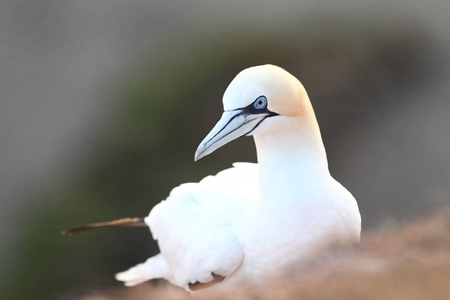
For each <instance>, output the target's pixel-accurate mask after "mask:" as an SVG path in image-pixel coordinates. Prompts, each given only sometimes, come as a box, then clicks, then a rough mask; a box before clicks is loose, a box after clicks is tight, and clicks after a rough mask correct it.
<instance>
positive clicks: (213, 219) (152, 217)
mask: <svg viewBox="0 0 450 300" xmlns="http://www.w3.org/2000/svg"><path fill="white" fill-rule="evenodd" d="M223 107H224V112H223V115H222V117H221V119H220V120H219V122H218V123H217V124H216V126H215V127H214V128H213V129H212V130H211V132H210V133H209V134H208V135H207V136H206V137H205V139H204V140H203V141H202V142H201V143H200V146H199V147H198V149H197V151H196V153H195V160H198V159H200V158H202V157H204V156H206V155H208V154H210V153H212V152H213V151H215V150H216V149H218V148H219V147H221V146H223V145H225V144H226V143H228V142H230V141H232V140H234V139H236V138H238V137H241V136H253V137H254V140H255V144H256V149H257V158H258V163H257V164H254V163H235V164H233V167H232V168H229V169H226V170H223V171H221V172H219V173H218V174H217V175H215V176H208V177H206V178H204V179H203V180H201V181H200V182H198V183H185V184H182V185H180V186H178V187H176V188H174V189H173V190H172V191H171V193H170V195H169V197H168V198H167V199H166V200H163V201H162V202H161V203H159V204H157V205H156V206H155V207H154V208H153V209H152V210H151V212H150V214H149V216H148V217H146V218H144V220H143V221H144V222H145V224H146V225H147V226H148V227H150V231H151V233H152V235H153V238H154V239H155V240H157V241H158V245H159V248H160V251H161V253H160V254H157V255H156V256H153V257H151V258H149V259H148V260H147V261H145V262H144V263H142V264H139V265H137V266H135V267H132V268H131V269H129V270H127V271H124V272H122V273H118V274H117V275H116V278H117V279H118V280H120V281H123V282H124V283H125V285H127V286H133V285H136V284H139V283H142V282H144V281H147V280H151V279H155V278H164V279H166V280H168V281H170V282H171V283H173V284H174V285H177V286H180V287H183V288H185V289H186V290H188V291H192V290H197V289H200V288H203V287H207V286H210V285H212V284H214V283H218V282H220V281H222V280H225V282H224V283H222V284H226V282H241V281H250V282H262V281H263V280H265V279H267V278H269V276H270V275H271V274H275V273H276V272H278V271H280V270H282V269H283V268H284V267H286V266H288V265H289V264H292V263H294V262H301V261H305V260H308V259H310V258H312V257H313V256H314V255H316V254H318V253H320V252H322V251H324V250H325V249H327V248H328V247H330V246H331V245H335V244H336V243H338V244H347V243H357V242H358V241H359V238H360V231H361V216H360V213H359V209H358V205H357V203H356V200H355V199H354V197H353V196H352V195H351V194H350V192H348V191H347V189H345V188H344V187H343V186H342V185H341V184H340V183H338V182H337V181H336V180H335V179H333V177H331V175H330V173H329V171H328V163H327V157H326V153H325V148H324V145H323V142H322V138H321V134H320V130H319V126H318V123H317V121H316V117H315V114H314V111H313V108H312V106H311V102H310V100H309V97H308V94H307V93H306V91H305V89H304V87H303V85H302V84H301V83H300V81H298V80H297V78H295V77H294V76H293V75H291V74H290V73H288V72H287V71H285V70H284V69H282V68H280V67H277V66H274V65H262V66H256V67H251V68H248V69H245V70H243V71H241V72H240V73H239V74H238V75H237V76H236V77H235V78H234V79H233V81H232V82H231V83H230V85H229V86H228V88H227V89H226V91H225V94H224V96H223ZM133 222H134V221H131V222H128V221H125V222H124V223H125V224H128V225H133ZM119 223H121V222H120V221H119ZM110 225H114V224H110Z"/></svg>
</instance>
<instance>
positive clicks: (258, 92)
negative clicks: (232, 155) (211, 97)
mask: <svg viewBox="0 0 450 300" xmlns="http://www.w3.org/2000/svg"><path fill="white" fill-rule="evenodd" d="M305 104H309V100H308V96H307V94H306V91H305V89H304V88H303V85H302V84H301V83H300V81H298V79H297V78H295V77H294V76H293V75H291V74H290V73H288V72H287V71H285V70H284V69H282V68H280V67H277V66H274V65H262V66H256V67H251V68H248V69H245V70H243V71H241V72H240V73H239V74H238V75H237V76H236V77H235V78H234V79H233V81H231V83H230V85H229V86H228V88H227V89H226V91H225V94H224V96H223V107H224V112H223V115H222V118H221V119H220V120H219V122H217V124H216V126H214V128H213V129H212V130H211V132H210V133H209V134H208V135H207V136H206V137H205V139H204V140H203V141H202V142H201V143H200V146H199V147H198V149H197V151H196V153H195V160H199V159H200V158H202V157H204V156H206V155H208V154H210V153H212V152H214V151H215V150H216V149H218V148H220V147H221V146H223V145H225V144H227V143H228V142H230V141H232V140H234V139H236V138H238V137H241V136H245V135H246V136H250V135H258V134H268V133H270V132H272V131H273V130H277V129H278V130H279V129H280V127H283V122H279V121H280V119H281V120H282V119H283V118H284V119H286V118H289V117H299V116H301V115H302V114H304V113H309V111H310V110H311V109H310V105H309V106H308V105H305ZM277 121H278V122H277Z"/></svg>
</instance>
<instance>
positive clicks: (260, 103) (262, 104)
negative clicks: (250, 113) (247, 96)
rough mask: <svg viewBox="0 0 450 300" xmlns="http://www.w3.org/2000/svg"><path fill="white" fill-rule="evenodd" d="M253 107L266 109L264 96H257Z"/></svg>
mask: <svg viewBox="0 0 450 300" xmlns="http://www.w3.org/2000/svg"><path fill="white" fill-rule="evenodd" d="M253 107H254V108H255V109H264V108H266V107H267V98H266V97H264V96H259V97H258V98H257V99H256V100H255V102H253Z"/></svg>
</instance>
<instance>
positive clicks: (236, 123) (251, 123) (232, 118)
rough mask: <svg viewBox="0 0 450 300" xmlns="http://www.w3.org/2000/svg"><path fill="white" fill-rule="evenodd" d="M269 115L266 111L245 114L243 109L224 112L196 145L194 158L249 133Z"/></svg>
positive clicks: (197, 158)
mask: <svg viewBox="0 0 450 300" xmlns="http://www.w3.org/2000/svg"><path fill="white" fill-rule="evenodd" d="M269 116H271V114H268V113H260V114H245V113H244V112H243V110H234V111H226V112H224V113H223V115H222V118H220V120H219V122H217V124H216V126H214V128H213V129H212V130H211V132H210V133H209V134H208V135H207V136H206V137H205V139H204V140H203V141H202V142H201V143H200V146H198V148H197V151H196V152H195V157H194V160H195V161H197V160H199V159H200V158H202V157H204V156H206V155H208V154H210V153H212V152H214V151H215V150H216V149H218V148H220V147H221V146H223V145H225V144H226V143H228V142H231V141H232V140H234V139H237V138H238V137H241V136H243V135H247V134H250V133H251V132H252V131H253V130H254V129H255V128H256V127H258V125H259V124H260V123H261V122H262V121H263V120H264V119H265V118H267V117H269Z"/></svg>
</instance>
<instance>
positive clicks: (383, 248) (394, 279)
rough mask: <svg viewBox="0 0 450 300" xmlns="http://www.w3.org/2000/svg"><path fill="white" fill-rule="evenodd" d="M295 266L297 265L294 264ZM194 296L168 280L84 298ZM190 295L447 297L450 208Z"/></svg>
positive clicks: (322, 298)
mask: <svg viewBox="0 0 450 300" xmlns="http://www.w3.org/2000/svg"><path fill="white" fill-rule="evenodd" d="M297 269H298V268H297ZM111 299H124V300H148V299H177V300H181V299H194V298H193V297H192V296H190V295H189V294H187V293H186V292H185V291H184V290H181V289H178V288H175V287H173V286H170V285H168V284H163V285H158V286H155V285H151V284H143V285H141V286H138V287H135V288H122V289H117V290H108V291H104V292H100V293H98V294H96V295H91V296H87V297H84V298H83V300H111ZM195 299H220V300H222V299H246V300H247V299H248V300H250V299H251V300H264V299H304V300H308V299H317V300H319V299H320V300H328V299H330V300H331V299H332V300H339V299H342V300H344V299H345V300H353V299H355V300H356V299H358V300H359V299H363V300H372V299H383V300H384V299H389V300H397V299H398V300H400V299H401V300H403V299H408V300H419V299H420V300H422V299H427V300H435V299H436V300H437V299H442V300H444V299H450V212H444V213H440V214H438V215H434V216H431V217H428V218H426V219H422V220H420V221H418V222H415V223H412V224H410V225H409V226H407V227H405V228H402V229H391V230H384V231H373V232H369V233H366V234H364V235H363V240H362V242H361V245H360V246H358V247H356V248H346V249H338V250H336V251H333V252H332V253H328V254H327V255H324V256H322V257H320V258H319V259H318V260H316V261H315V262H314V263H311V264H310V265H308V266H303V267H302V272H301V273H300V272H299V271H298V270H297V271H296V270H295V268H293V270H290V271H286V272H285V273H284V276H282V277H280V279H279V280H277V281H276V282H268V283H266V284H265V285H264V286H259V287H254V286H253V287H251V286H246V287H242V288H241V289H239V290H235V291H231V292H229V293H226V294H218V293H213V292H205V293H202V294H199V295H196V297H195Z"/></svg>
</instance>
